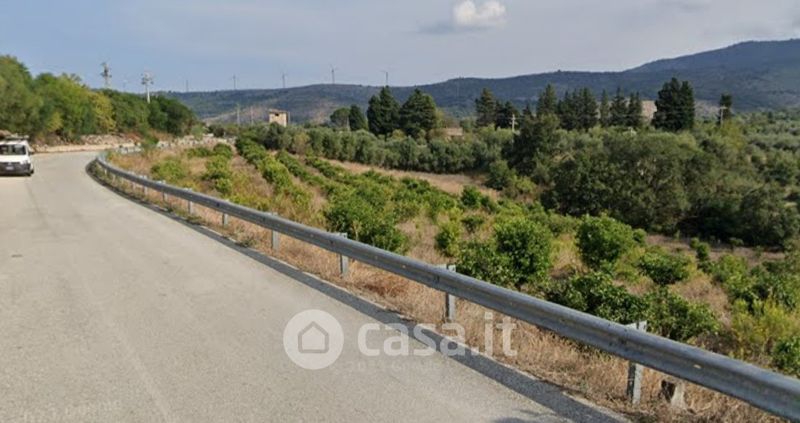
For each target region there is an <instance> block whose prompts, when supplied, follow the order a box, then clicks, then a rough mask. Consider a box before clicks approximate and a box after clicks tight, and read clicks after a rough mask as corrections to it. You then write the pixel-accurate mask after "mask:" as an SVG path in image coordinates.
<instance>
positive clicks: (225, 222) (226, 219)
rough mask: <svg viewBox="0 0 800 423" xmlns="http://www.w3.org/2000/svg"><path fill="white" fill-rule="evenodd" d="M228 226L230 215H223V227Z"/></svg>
mask: <svg viewBox="0 0 800 423" xmlns="http://www.w3.org/2000/svg"><path fill="white" fill-rule="evenodd" d="M226 226H228V213H222V227H223V228H224V227H226Z"/></svg>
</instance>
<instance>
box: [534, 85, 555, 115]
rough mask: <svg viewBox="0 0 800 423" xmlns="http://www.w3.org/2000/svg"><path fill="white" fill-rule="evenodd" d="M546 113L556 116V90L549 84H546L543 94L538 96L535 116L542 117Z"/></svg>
mask: <svg viewBox="0 0 800 423" xmlns="http://www.w3.org/2000/svg"><path fill="white" fill-rule="evenodd" d="M548 113H549V114H553V115H555V114H558V95H556V89H555V88H554V87H553V86H552V85H551V84H547V87H546V88H545V89H544V92H542V93H541V94H539V100H538V102H537V103H536V115H537V116H543V115H546V114H548Z"/></svg>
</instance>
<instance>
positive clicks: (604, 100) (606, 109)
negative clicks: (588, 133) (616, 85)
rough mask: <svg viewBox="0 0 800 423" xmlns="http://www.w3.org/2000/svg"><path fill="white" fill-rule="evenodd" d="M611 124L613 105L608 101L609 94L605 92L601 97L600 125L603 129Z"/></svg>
mask: <svg viewBox="0 0 800 423" xmlns="http://www.w3.org/2000/svg"><path fill="white" fill-rule="evenodd" d="M610 122H611V104H610V103H609V100H608V92H606V90H603V94H602V95H601V96H600V125H601V126H602V127H603V128H607V127H608V125H609V124H610Z"/></svg>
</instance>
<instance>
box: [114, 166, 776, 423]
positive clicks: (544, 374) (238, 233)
mask: <svg viewBox="0 0 800 423" xmlns="http://www.w3.org/2000/svg"><path fill="white" fill-rule="evenodd" d="M165 154H169V153H165ZM117 163H120V164H123V163H125V164H129V165H131V166H132V167H131V168H132V169H142V168H144V167H146V166H145V162H144V161H139V159H136V158H135V156H130V157H125V158H124V160H118V161H117ZM240 166H242V164H241V163H240V162H235V164H234V168H238V167H240ZM253 182H254V186H257V187H258V185H260V184H261V182H258V181H255V180H254V181H253ZM123 189H125V190H127V191H129V192H130V189H129V187H128V186H127V185H125V186H124V187H123ZM254 191H256V192H259V193H263V192H265V191H267V188H266V187H263V186H260V187H258V188H256V189H254ZM136 193H137V195H139V196H141V191H138V190H137V191H136ZM147 200H148V201H151V202H155V203H161V195H160V194H157V193H152V192H151V193H150V195H149V196H148V198H147ZM162 205H164V206H166V207H167V208H169V209H172V210H176V211H182V213H184V214H185V210H186V203H185V202H184V201H176V200H174V199H170V200H168V202H167V203H166V204H162ZM194 212H195V213H194V216H193V217H192V220H195V221H202V222H204V223H205V224H206V225H207V226H209V227H211V228H213V229H215V230H217V231H218V232H221V233H224V234H227V235H228V236H230V237H232V238H234V239H236V240H238V241H239V242H240V243H242V244H244V245H246V246H248V247H250V248H254V249H256V250H258V251H260V252H262V253H264V254H267V255H271V256H273V257H276V258H278V259H281V260H283V261H285V262H287V263H290V264H292V265H294V266H297V267H298V268H299V269H301V270H303V271H306V272H309V273H313V274H315V275H318V276H319V277H320V278H322V279H324V280H327V281H330V282H332V283H334V284H336V285H339V286H341V287H343V288H345V289H347V290H349V291H351V292H354V293H356V294H357V295H359V296H362V297H364V298H367V299H369V300H372V301H374V302H377V303H380V304H382V305H384V306H385V307H387V308H388V309H390V310H393V311H396V312H398V313H400V314H401V315H404V316H406V317H408V318H410V319H412V320H414V321H417V322H426V323H442V322H443V316H442V310H443V307H444V298H443V294H442V293H440V292H438V291H435V290H433V289H430V288H428V287H425V286H422V285H420V284H417V283H414V282H411V281H408V280H405V279H403V278H401V277H398V276H396V275H392V274H388V273H386V272H384V271H381V270H378V269H375V268H372V267H370V266H367V265H364V264H362V263H351V266H350V275H349V277H347V278H342V277H341V276H340V275H339V273H338V257H337V256H336V255H335V254H333V253H331V252H328V251H325V250H323V249H320V248H318V247H314V246H311V245H308V244H305V243H302V242H300V241H298V240H294V239H291V238H289V237H286V236H281V241H280V249H279V250H278V251H274V250H272V249H271V246H270V239H271V236H270V234H269V231H268V230H265V229H263V228H260V227H258V226H255V225H252V224H250V223H247V222H243V221H238V220H237V219H233V218H232V219H230V223H229V225H228V226H227V227H224V228H223V227H222V226H221V216H220V214H219V213H217V212H215V211H212V210H209V209H205V208H203V207H199V206H195V208H194ZM401 229H402V230H403V231H404V232H405V233H407V234H409V235H410V236H413V237H415V239H418V240H419V241H421V244H419V246H418V247H415V249H413V250H412V251H411V252H410V255H411V256H413V257H416V258H420V259H424V260H427V261H429V262H432V263H441V262H443V258H442V257H441V256H439V255H438V253H436V252H435V250H434V249H433V248H432V246H431V245H429V244H426V243H425V242H430V240H431V239H432V238H433V237H432V236H431V235H432V234H431V230H432V229H431V227H430V225H428V226H426V225H420V224H419V223H418V222H415V221H410V222H408V223H406V224H404V225H403V227H402V228H401ZM424 240H427V241H424ZM567 241H568V240H566V239H559V240H558V242H559V243H560V244H563V245H567V244H569V243H568V242H567ZM564 248H565V249H567V250H569V249H568V248H566V247H564ZM561 256H562V255H561V254H560V255H559V257H561ZM563 257H564V258H563V259H559V262H558V266H557V268H562V269H568V268H570V267H572V266H576V265H577V263H579V260H577V256H576V253H575V252H574V251H571V252H568V253H565V254H563ZM707 282H708V281H703V280H699V279H698V280H695V281H693V282H692V283H689V284H685V285H682V286H680V287H679V288H677V289H680V290H682V292H681V293H682V294H684V295H687V296H689V297H695V298H704V301H706V302H709V303H712V304H713V303H716V302H720V301H722V297H721V295H724V294H721V293H720V292H719V291H718V289H717V288H715V287H714V286H713V285H710V284H709V283H707ZM684 291H685V292H684ZM486 313H492V318H491V321H492V322H494V323H498V322H500V320H501V319H502V317H503V316H501V315H499V314H498V313H495V312H491V311H490V310H488V309H485V308H483V307H481V306H478V305H475V304H471V303H466V302H464V301H460V302H458V307H457V321H458V323H461V324H462V325H464V327H465V329H466V333H467V339H466V342H467V343H468V344H469V345H471V346H473V347H476V348H478V349H480V350H483V347H482V346H483V345H484V327H485V325H486V323H487V320H486ZM513 323H514V324H516V325H517V329H516V330H515V331H514V332H513V336H512V339H511V342H512V346H513V349H515V350H516V351H517V353H518V354H517V355H516V356H515V357H507V356H505V355H503V354H500V351H499V349H500V348H495V351H494V354H493V357H494V358H496V359H497V360H499V361H501V362H504V363H506V364H509V365H512V366H514V367H516V368H518V369H520V370H523V371H525V372H528V373H530V374H532V375H534V376H536V377H539V378H542V379H544V380H547V381H549V382H552V383H555V384H557V385H560V386H562V387H565V388H564V389H565V390H566V391H568V392H570V393H571V394H572V395H574V396H582V397H585V398H587V399H588V400H590V401H592V402H594V403H597V404H600V405H603V406H607V407H609V408H611V409H614V410H616V411H618V412H622V413H625V414H627V415H629V416H630V417H633V418H635V419H637V420H643V421H653V420H657V421H675V422H678V421H738V422H768V421H779V419H776V418H774V417H771V416H769V415H767V414H766V413H764V412H762V411H760V410H757V409H755V408H753V407H751V406H749V405H747V404H745V403H743V402H741V401H738V400H735V399H732V398H730V397H726V396H724V395H721V394H718V393H715V392H712V391H710V390H707V389H705V388H702V387H699V386H696V385H692V384H688V385H687V390H686V402H687V405H688V409H689V410H688V411H677V410H673V409H670V407H669V406H668V405H667V404H666V403H665V401H663V400H662V399H661V398H660V396H659V391H660V383H661V381H662V380H663V379H664V378H665V376H664V375H663V374H660V373H658V372H656V371H653V370H649V369H647V370H646V371H645V376H644V388H643V393H642V403H641V404H640V405H639V406H635V407H634V406H631V405H630V404H629V403H628V402H627V401H626V399H625V386H626V377H627V367H628V363H627V362H626V361H624V360H621V359H619V358H616V357H612V356H609V355H607V354H603V353H600V352H598V351H596V350H593V349H591V348H586V347H581V346H579V345H576V344H575V343H573V342H571V341H569V340H566V339H564V338H562V337H560V336H557V335H555V334H553V333H551V332H548V331H545V330H541V329H539V328H537V327H536V326H533V325H530V324H528V323H524V322H519V321H513ZM445 334H447V333H445ZM495 335H496V336H495V340H496V341H495V342H498V341H497V340H499V339H501V338H500V334H499V333H495ZM483 352H486V351H483Z"/></svg>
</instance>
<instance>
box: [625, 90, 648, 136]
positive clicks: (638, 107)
mask: <svg viewBox="0 0 800 423" xmlns="http://www.w3.org/2000/svg"><path fill="white" fill-rule="evenodd" d="M643 113H644V111H643V107H642V98H641V97H640V96H639V93H634V94H631V96H630V98H629V99H628V123H627V124H628V126H630V127H631V128H634V129H639V128H641V127H642V118H643V116H642V115H643Z"/></svg>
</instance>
